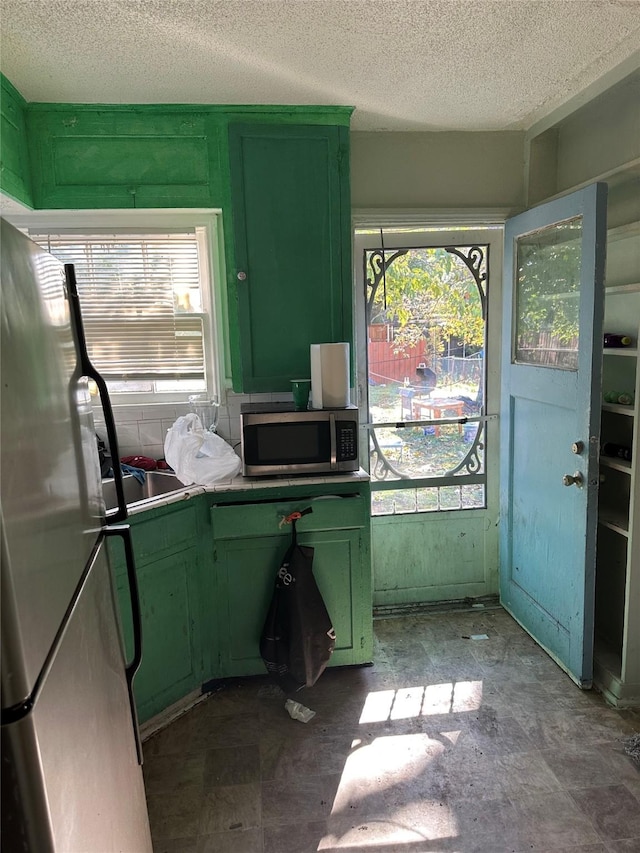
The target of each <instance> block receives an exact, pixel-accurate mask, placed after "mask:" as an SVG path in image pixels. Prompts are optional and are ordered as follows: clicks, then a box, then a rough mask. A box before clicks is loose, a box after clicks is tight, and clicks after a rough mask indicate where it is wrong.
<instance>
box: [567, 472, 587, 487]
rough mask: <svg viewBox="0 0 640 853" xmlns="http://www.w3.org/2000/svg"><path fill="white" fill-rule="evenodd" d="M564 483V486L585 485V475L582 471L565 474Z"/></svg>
mask: <svg viewBox="0 0 640 853" xmlns="http://www.w3.org/2000/svg"><path fill="white" fill-rule="evenodd" d="M562 484H563V486H583V485H584V477H583V476H582V474H581V473H580V471H576V472H575V474H565V475H564V477H563V478H562Z"/></svg>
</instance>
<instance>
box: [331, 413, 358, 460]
mask: <svg viewBox="0 0 640 853" xmlns="http://www.w3.org/2000/svg"><path fill="white" fill-rule="evenodd" d="M336 440H337V444H338V448H337V456H338V461H339V462H348V461H350V460H351V459H356V458H357V456H358V424H357V423H356V422H355V421H336Z"/></svg>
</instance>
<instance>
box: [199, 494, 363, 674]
mask: <svg viewBox="0 0 640 853" xmlns="http://www.w3.org/2000/svg"><path fill="white" fill-rule="evenodd" d="M362 502H363V499H362V498H354V499H351V500H350V502H349V503H347V502H346V501H344V500H340V499H336V500H335V501H323V502H322V503H321V505H319V506H318V507H316V509H317V510H318V512H317V515H316V516H315V518H314V515H312V516H305V517H304V518H302V519H301V520H300V521H299V522H298V541H299V543H300V544H301V545H307V546H310V547H312V548H313V549H314V560H313V573H314V576H315V579H316V582H317V584H318V587H319V589H320V592H321V594H322V597H323V599H324V601H325V604H326V606H327V610H328V611H329V614H330V616H331V619H332V622H333V626H334V628H335V631H336V648H335V651H334V653H333V655H332V658H331V666H340V665H348V664H362V663H368V662H370V661H371V658H372V617H371V558H370V548H369V534H368V524H367V525H365V526H361V527H352V528H349V527H343V526H342V525H344V524H349V523H353V522H355V521H356V520H357V519H355V518H353V517H352V516H354V515H356V516H358V517H360V518H361V517H362V513H361V511H362V509H363V507H362ZM307 503H308V502H307ZM332 504H333V505H332ZM302 506H303V504H299V505H297V506H295V505H277V504H276V505H274V504H265V505H260V504H254V505H250V506H247V505H245V506H242V507H214V508H213V509H212V524H213V530H214V539H215V546H214V563H213V566H214V573H215V577H216V581H217V591H218V592H217V600H218V602H219V606H218V607H217V609H216V617H217V622H218V650H217V651H218V653H217V660H216V661H215V663H214V666H215V672H214V677H218V678H222V677H228V676H238V675H255V674H260V673H264V672H265V666H264V663H263V661H262V659H261V657H260V651H259V642H260V635H261V632H262V627H263V624H264V620H265V616H266V613H267V609H268V606H269V602H270V600H271V596H272V595H273V589H274V583H275V577H276V574H277V571H278V568H279V567H280V563H281V560H282V558H283V556H284V555H285V553H286V550H287V548H288V547H289V545H290V542H291V528H290V527H289V526H288V525H287V526H283V527H282V528H279V527H278V523H277V522H278V519H279V518H281V517H282V515H286V514H288V512H290V511H293V510H294V509H300V508H302ZM345 509H346V512H345ZM327 516H333V523H334V524H335V525H336V527H337V529H317V528H322V527H323V526H326V525H329V524H330V523H331V519H329V518H327ZM340 516H342V518H341V519H340ZM305 526H306V528H307V529H305ZM265 527H267V528H270V529H271V530H273V533H272V535H260V534H262V533H264V529H265ZM309 528H312V529H309ZM256 534H258V535H256Z"/></svg>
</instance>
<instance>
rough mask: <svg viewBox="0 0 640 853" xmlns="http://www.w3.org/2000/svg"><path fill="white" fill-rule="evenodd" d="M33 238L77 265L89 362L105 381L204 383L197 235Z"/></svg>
mask: <svg viewBox="0 0 640 853" xmlns="http://www.w3.org/2000/svg"><path fill="white" fill-rule="evenodd" d="M32 237H33V239H34V240H35V241H36V242H38V243H39V244H40V245H41V246H43V247H44V248H45V249H47V250H48V251H50V252H51V253H52V254H53V255H55V256H56V257H57V258H59V259H60V260H61V261H63V262H64V263H72V264H73V265H74V267H75V272H76V279H77V282H78V293H79V296H80V305H81V308H82V316H83V320H84V326H85V333H86V337H87V345H88V348H89V355H90V358H91V360H92V362H93V364H94V365H95V367H96V368H97V369H98V370H99V371H100V373H102V375H103V376H104V378H105V379H108V380H109V379H111V380H124V381H129V380H144V379H153V380H158V379H170V380H176V379H178V380H179V379H185V378H189V379H204V376H205V355H204V338H203V314H202V293H201V287H200V281H201V277H200V261H199V257H198V240H197V236H196V233H195V229H194V230H192V231H190V232H189V233H179V234H162V235H155V234H152V235H140V234H133V235H132V234H109V235H105V234H100V235H96V234H77V233H76V234H48V235H32Z"/></svg>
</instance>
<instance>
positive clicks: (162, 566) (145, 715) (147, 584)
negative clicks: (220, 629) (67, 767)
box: [111, 508, 204, 723]
mask: <svg viewBox="0 0 640 853" xmlns="http://www.w3.org/2000/svg"><path fill="white" fill-rule="evenodd" d="M190 509H191V508H190ZM194 522H195V517H192V515H191V513H190V512H189V510H182V511H181V510H178V511H175V512H174V513H172V514H169V515H165V516H162V517H160V518H155V519H151V520H148V521H142V522H141V523H135V521H134V522H133V523H132V537H133V543H134V552H135V555H136V575H137V578H138V590H139V594H140V609H141V615H142V663H141V665H140V669H139V670H138V673H137V675H136V676H135V679H134V682H133V689H134V695H135V699H136V706H137V709H138V716H139V719H140V722H141V723H142V722H145V721H146V720H148V719H150V718H151V717H153V716H154V715H156V714H158V713H159V712H160V711H163V710H164V709H165V708H168V707H169V706H170V705H172V704H173V703H175V702H177V701H178V700H180V699H182V698H184V697H185V696H186V695H187V694H189V693H190V692H192V691H193V690H196V689H198V688H199V687H200V685H201V684H202V680H203V670H204V663H203V641H202V638H201V631H202V621H203V620H202V617H201V606H202V592H201V570H200V560H199V548H198V545H197V538H196V536H197V534H196V533H195V523H194ZM168 529H169V530H171V529H173V530H174V536H173V537H172V536H170V537H167V530H168ZM178 530H180V531H182V533H181V534H179V535H177V541H176V539H175V535H176V531H178ZM185 537H186V538H185ZM168 538H169V540H170V541H169V543H168V541H167V539H168ZM117 548H118V545H117V543H116V546H115V548H113V549H111V551H112V564H115V578H116V587H117V594H118V601H119V605H120V616H121V622H122V628H123V634H124V642H125V649H126V652H127V657H128V659H130V658H131V654H132V648H133V644H132V623H131V608H130V603H129V601H130V599H129V586H128V582H127V576H126V572H125V570H124V565H123V561H122V557H121V555H120V554H119V553H118V551H117Z"/></svg>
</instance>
